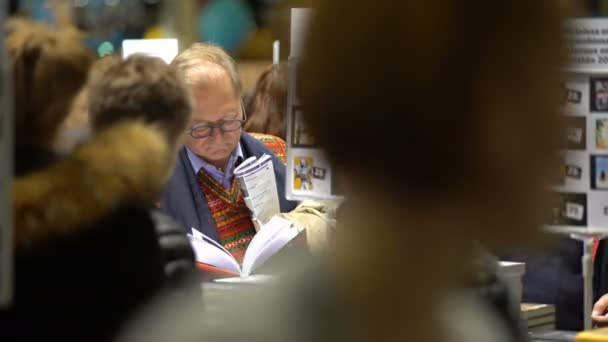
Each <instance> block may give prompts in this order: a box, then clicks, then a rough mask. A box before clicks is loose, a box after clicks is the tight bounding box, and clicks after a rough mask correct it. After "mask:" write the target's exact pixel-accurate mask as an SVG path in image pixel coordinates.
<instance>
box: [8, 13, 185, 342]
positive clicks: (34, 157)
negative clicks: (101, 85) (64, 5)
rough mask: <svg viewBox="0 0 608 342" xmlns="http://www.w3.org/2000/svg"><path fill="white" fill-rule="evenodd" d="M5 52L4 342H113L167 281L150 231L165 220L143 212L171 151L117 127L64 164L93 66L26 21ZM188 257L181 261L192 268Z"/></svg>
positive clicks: (76, 46)
mask: <svg viewBox="0 0 608 342" xmlns="http://www.w3.org/2000/svg"><path fill="white" fill-rule="evenodd" d="M7 47H8V51H9V55H10V56H11V58H12V59H13V60H14V70H13V84H14V108H15V140H16V146H15V176H16V178H15V182H14V189H13V192H14V196H13V206H14V208H13V213H14V229H15V233H14V236H15V296H14V301H13V303H12V305H11V306H10V307H8V308H6V309H3V310H2V311H0V339H2V340H3V341H4V340H6V341H12V340H23V341H30V340H39V339H43V338H54V339H59V340H62V341H83V340H87V341H109V340H111V338H112V337H113V336H114V335H115V334H116V332H117V331H118V330H119V329H120V328H121V326H122V325H123V324H124V323H125V322H126V321H127V320H128V318H129V317H130V316H131V315H132V314H134V313H135V312H137V311H138V310H139V309H140V308H141V306H142V305H143V304H144V303H146V302H147V301H149V300H151V299H152V298H154V297H155V296H156V295H158V294H160V293H161V292H163V290H164V289H166V288H167V286H168V285H170V278H169V276H168V274H167V272H166V271H167V270H166V267H168V266H172V264H171V263H169V262H167V255H166V252H170V251H169V250H166V249H163V248H161V244H162V241H160V242H159V240H162V238H163V236H159V234H158V233H157V228H158V227H159V225H162V224H164V222H163V221H162V220H159V219H158V218H157V217H156V216H155V215H154V214H153V213H151V212H150V210H149V207H150V206H151V205H152V204H153V203H154V201H155V200H156V199H157V198H158V196H159V195H160V189H161V187H162V184H164V182H165V181H166V179H167V177H168V176H169V174H170V171H171V165H172V160H174V150H173V149H172V148H171V146H170V145H171V144H170V143H169V140H168V139H167V137H166V135H165V134H163V132H162V131H160V130H158V129H154V128H151V127H148V126H144V125H143V124H140V123H121V124H120V125H117V126H116V127H111V128H108V129H106V130H104V131H103V132H101V133H100V134H99V136H98V137H96V139H95V140H94V141H92V142H91V143H89V144H86V145H83V146H82V147H80V148H79V149H78V150H77V151H75V152H74V154H73V155H70V156H69V157H67V158H66V159H61V158H60V157H59V156H58V155H57V154H56V153H55V152H54V151H53V144H54V140H55V138H56V137H57V134H58V130H59V127H60V125H61V123H62V121H63V120H64V118H65V117H66V115H68V112H69V110H70V106H71V105H72V102H73V99H74V98H75V97H76V95H77V93H78V91H79V90H80V89H81V87H82V86H83V85H84V83H85V81H86V78H87V73H88V69H89V66H90V65H91V63H92V61H93V59H92V57H91V56H90V55H89V53H88V52H87V50H86V48H84V47H83V46H81V44H80V37H79V36H78V35H75V34H74V32H72V31H63V30H53V29H51V28H49V27H46V26H44V25H40V24H34V23H31V22H26V21H13V22H11V23H10V25H9V27H8V36H7ZM176 78H177V77H176ZM186 98H187V97H186ZM186 121H187V118H186V119H185V120H184V121H183V127H182V128H185V124H186ZM188 252H189V254H188V255H184V256H183V258H182V259H183V260H185V262H186V263H188V262H189V265H190V267H191V268H192V267H193V255H192V250H191V249H189V250H188ZM173 257H174V256H173Z"/></svg>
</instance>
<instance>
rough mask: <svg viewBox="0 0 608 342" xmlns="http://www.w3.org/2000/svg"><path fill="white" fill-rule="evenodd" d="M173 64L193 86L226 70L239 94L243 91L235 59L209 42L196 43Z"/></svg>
mask: <svg viewBox="0 0 608 342" xmlns="http://www.w3.org/2000/svg"><path fill="white" fill-rule="evenodd" d="M171 66H173V67H175V68H177V69H178V70H179V71H180V72H181V73H182V75H183V77H184V79H185V81H186V83H187V84H188V85H189V86H191V87H197V86H201V85H204V84H205V83H206V82H207V81H208V79H209V77H210V76H217V75H218V72H219V73H223V72H225V73H226V74H227V75H228V77H229V78H230V82H231V83H232V86H233V88H234V92H235V94H236V95H237V96H240V95H241V93H242V89H243V85H242V82H241V77H240V75H239V73H238V72H237V68H236V63H235V62H234V59H233V58H232V57H230V55H228V53H226V51H224V49H222V48H221V47H219V46H216V45H212V44H207V43H195V44H193V45H192V46H191V47H189V48H188V49H186V50H184V51H182V52H181V53H180V54H179V55H178V56H177V57H175V59H174V60H173V62H171Z"/></svg>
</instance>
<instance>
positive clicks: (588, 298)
mask: <svg viewBox="0 0 608 342" xmlns="http://www.w3.org/2000/svg"><path fill="white" fill-rule="evenodd" d="M545 229H546V231H547V232H550V233H554V234H561V235H568V236H569V237H570V238H571V239H574V240H578V241H581V242H582V243H583V256H582V257H581V266H582V270H583V316H584V328H585V330H589V329H591V328H592V326H593V322H592V321H591V311H592V310H593V240H596V239H597V240H603V239H605V238H607V237H608V228H594V227H588V228H581V227H570V226H547V227H546V228H545Z"/></svg>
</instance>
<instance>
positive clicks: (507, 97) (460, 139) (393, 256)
mask: <svg viewBox="0 0 608 342" xmlns="http://www.w3.org/2000/svg"><path fill="white" fill-rule="evenodd" d="M562 10H563V9H562V8H559V6H558V5H557V4H556V3H554V2H543V1H532V2H531V1H525V0H516V1H489V2H488V1H476V0H470V1H447V2H446V1H441V2H439V1H427V2H408V1H398V2H394V1H376V2H368V1H354V2H353V1H348V2H347V1H326V2H324V3H323V5H322V6H320V7H319V8H318V11H317V12H316V15H315V16H314V17H313V20H312V23H311V25H310V27H311V31H310V32H308V36H307V37H308V40H307V45H306V47H305V53H304V57H303V66H302V69H301V73H300V77H301V78H302V79H301V90H302V97H303V103H304V106H305V108H306V113H305V115H306V119H307V120H308V123H309V124H310V127H311V129H312V130H313V131H314V133H315V136H316V138H317V139H318V140H319V141H320V142H321V144H322V146H323V147H324V148H325V149H326V151H327V153H328V155H329V158H330V160H331V161H332V162H333V163H334V164H335V166H336V171H337V174H339V175H341V176H342V177H343V178H344V182H345V184H346V185H347V188H346V190H345V191H346V193H345V194H346V196H347V197H348V198H349V202H350V203H349V206H350V215H346V216H345V217H344V218H342V220H341V221H340V223H339V224H341V225H342V227H340V228H339V229H338V232H337V237H336V242H337V244H338V246H337V255H338V257H339V260H338V266H339V267H340V270H341V271H343V272H344V273H345V276H344V277H343V279H344V280H345V281H344V286H345V288H347V289H348V291H349V292H350V293H351V294H354V295H353V296H352V297H353V298H356V299H355V300H356V301H357V302H361V303H362V304H363V305H372V304H373V306H374V307H375V310H378V311H379V312H382V313H383V314H382V315H379V316H378V319H377V320H374V319H372V320H370V321H367V322H365V324H363V325H361V326H362V327H365V326H370V325H373V326H374V328H377V329H370V331H375V332H381V331H385V332H387V334H390V333H392V332H393V331H392V329H389V328H388V327H392V326H399V322H410V323H411V325H409V324H408V325H407V326H408V327H410V328H411V327H416V328H419V329H424V327H429V326H428V324H430V323H428V322H431V321H432V320H430V319H429V317H430V316H428V315H427V313H428V310H430V306H429V305H428V303H429V301H430V300H432V299H434V297H435V295H436V294H437V293H438V292H437V291H436V290H438V289H439V288H442V287H447V286H453V285H454V284H455V280H456V279H458V275H459V273H460V272H461V271H462V267H463V266H464V264H466V263H465V262H464V261H463V260H464V258H468V257H469V256H470V253H472V251H473V250H474V249H473V247H472V246H473V241H474V240H479V241H481V242H483V243H485V244H488V245H491V246H508V245H510V244H512V243H514V242H522V241H525V240H529V239H533V238H535V237H538V235H540V234H539V231H540V230H539V228H540V227H541V225H542V224H543V221H544V219H545V218H546V217H547V215H546V213H548V211H546V209H547V208H546V206H547V205H548V203H549V202H550V201H549V200H548V197H547V196H548V193H547V192H546V191H545V190H546V187H547V185H548V183H549V182H548V180H549V179H551V175H552V173H553V171H554V170H557V166H556V165H557V164H556V160H555V155H556V154H555V152H556V149H557V146H558V143H559V138H560V134H561V131H560V123H559V121H558V113H557V108H558V105H559V99H560V93H559V91H560V88H559V86H560V76H561V75H560V74H559V70H560V67H561V66H562V62H563V59H562V57H563V49H562V48H563V47H562V42H561V40H560V39H561V36H560V34H561V31H560V28H561V24H562V16H561V14H560V11H562ZM338 21H339V23H340V24H339V25H336V22H338ZM347 213H348V212H347ZM361 279H365V280H368V281H360V280H361ZM355 280H359V281H355ZM362 312H369V310H362ZM362 321H365V320H364V319H363V318H362ZM425 322H427V323H425ZM418 323H420V324H418ZM377 337H378V338H379V339H381V338H380V336H377Z"/></svg>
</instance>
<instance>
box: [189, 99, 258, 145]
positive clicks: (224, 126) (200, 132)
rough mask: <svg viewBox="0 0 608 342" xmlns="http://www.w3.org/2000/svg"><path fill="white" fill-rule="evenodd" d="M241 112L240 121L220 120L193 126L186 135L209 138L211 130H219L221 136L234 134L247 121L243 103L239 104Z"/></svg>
mask: <svg viewBox="0 0 608 342" xmlns="http://www.w3.org/2000/svg"><path fill="white" fill-rule="evenodd" d="M241 110H242V111H243V118H242V119H230V120H221V121H220V122H218V123H214V124H212V123H206V124H204V125H200V126H194V127H192V128H191V129H190V131H188V132H186V134H189V135H190V136H191V137H193V138H195V139H202V138H206V137H209V136H211V135H212V134H213V130H214V129H216V128H217V129H219V130H220V131H221V132H222V134H223V133H226V132H234V131H236V130H238V129H240V128H241V127H243V124H244V123H245V121H246V120H247V113H245V107H244V106H243V103H241Z"/></svg>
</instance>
